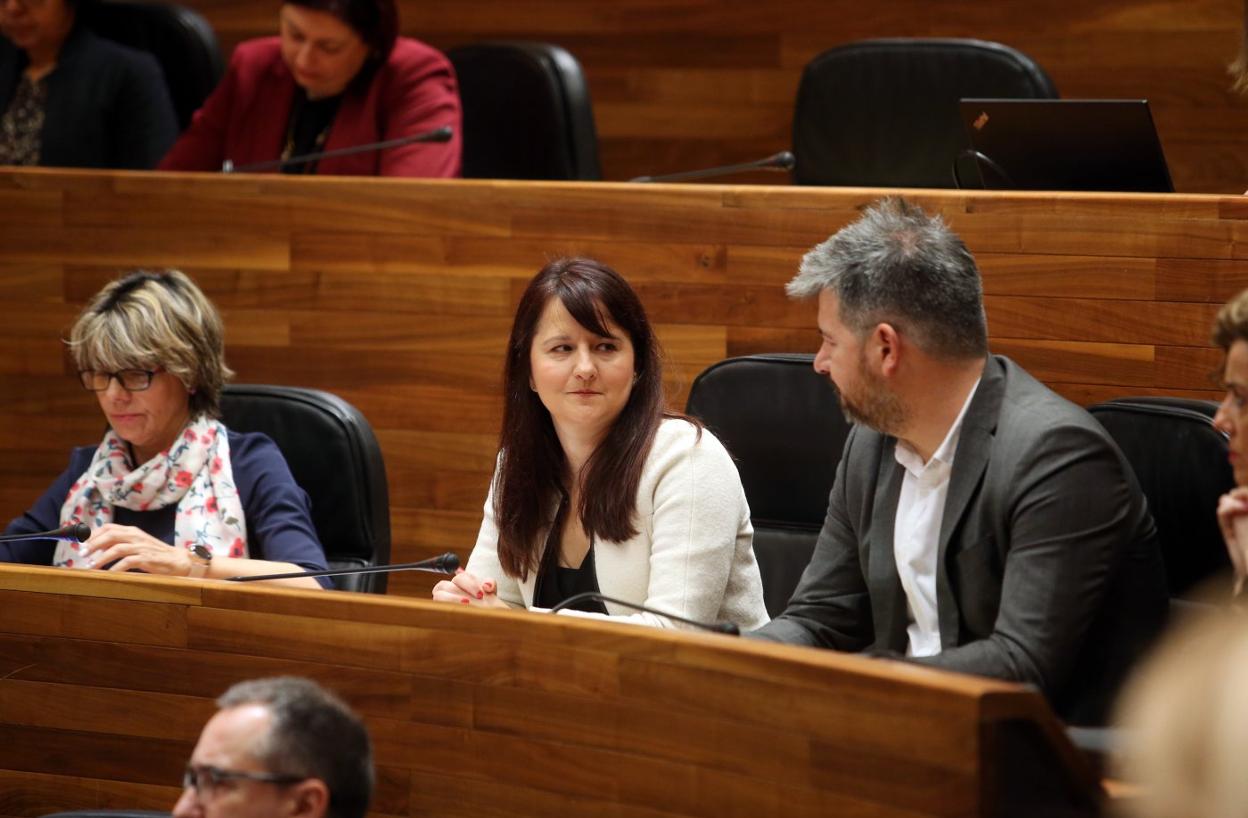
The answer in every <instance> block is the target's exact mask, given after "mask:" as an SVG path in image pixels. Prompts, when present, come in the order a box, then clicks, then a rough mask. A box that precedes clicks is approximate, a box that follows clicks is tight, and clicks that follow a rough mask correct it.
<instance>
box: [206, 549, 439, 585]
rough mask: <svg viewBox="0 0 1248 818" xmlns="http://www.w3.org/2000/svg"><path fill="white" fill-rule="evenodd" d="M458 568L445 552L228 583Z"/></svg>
mask: <svg viewBox="0 0 1248 818" xmlns="http://www.w3.org/2000/svg"><path fill="white" fill-rule="evenodd" d="M457 568H459V557H457V556H455V555H454V554H452V553H451V552H450V551H447V552H446V553H445V554H443V555H441V556H439V557H430V558H429V559H427V560H421V561H420V562H402V563H397V564H395V565H369V566H366V567H364V568H330V569H328V570H325V571H291V572H289V573H285V574H259V575H257V576H254V577H230V578H229V581H230V582H259V581H260V580H262V579H301V578H303V577H350V576H354V575H356V574H390V573H393V572H395V571H428V572H429V573H431V574H453V573H455V569H457Z"/></svg>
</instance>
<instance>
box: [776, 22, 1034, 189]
mask: <svg viewBox="0 0 1248 818" xmlns="http://www.w3.org/2000/svg"><path fill="white" fill-rule="evenodd" d="M962 97H1004V98H1022V99H1054V98H1056V97H1057V88H1056V87H1054V85H1053V81H1052V80H1050V79H1049V77H1048V75H1047V74H1046V73H1045V72H1044V69H1042V68H1041V67H1040V66H1039V65H1037V64H1036V63H1035V62H1034V61H1033V60H1031V58H1029V57H1027V56H1026V55H1025V54H1022V53H1021V52H1019V51H1016V50H1015V49H1013V48H1010V47H1009V46H1005V45H1001V44H999V43H990V42H985V41H982V40H962V39H910V38H890V39H881V40H863V41H861V42H855V43H849V44H847V45H842V46H837V47H836V48H832V49H829V50H828V51H825V52H823V53H822V54H819V55H818V56H817V57H815V58H814V59H813V60H811V61H810V62H809V63H807V65H806V68H805V70H804V71H803V72H802V78H801V83H800V85H799V86H798V90H797V108H796V112H795V114H794V117H793V152H794V153H795V154H796V155H797V165H796V167H795V168H794V170H793V179H794V181H795V182H796V183H797V184H799V185H863V186H870V187H953V186H954V182H953V164H954V162H955V161H956V160H957V157H958V155H959V153H960V152H961V151H963V150H964V149H966V148H967V147H969V141H968V139H967V136H966V134H965V130H964V128H963V125H962V121H961V118H960V116H959V113H958V100H959V99H961V98H962ZM968 176H970V177H973V178H977V176H976V174H975V171H974V163H973V161H972V162H971V164H970V165H969V166H968V171H967V172H966V173H964V174H963V177H964V178H966V177H968Z"/></svg>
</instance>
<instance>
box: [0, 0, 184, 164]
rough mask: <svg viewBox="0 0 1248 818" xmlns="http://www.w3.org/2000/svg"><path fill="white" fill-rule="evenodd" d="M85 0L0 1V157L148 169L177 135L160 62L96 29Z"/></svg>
mask: <svg viewBox="0 0 1248 818" xmlns="http://www.w3.org/2000/svg"><path fill="white" fill-rule="evenodd" d="M87 2H88V0H8V2H4V3H0V33H3V35H4V36H3V38H0V164H2V165H46V166H53V167H81V168H130V169H147V168H151V167H154V166H155V165H156V163H157V162H158V161H159V160H160V158H161V156H163V155H164V153H165V151H167V150H168V149H169V146H170V145H172V144H173V140H174V139H175V138H177V135H178V124H177V118H176V116H175V115H174V112H173V103H172V101H171V100H170V97H169V89H168V88H167V87H166V85H165V78H164V74H163V73H162V71H161V69H160V66H159V65H158V64H157V63H156V60H155V59H154V58H153V57H152V56H151V55H150V54H146V53H143V52H141V51H136V50H134V49H132V48H127V47H126V46H123V45H120V44H118V43H114V42H112V41H111V40H105V39H102V38H100V37H97V36H96V35H95V34H93V33H91V31H89V30H88V29H87V27H86V26H85V25H84V24H82V22H81V19H80V18H81V16H82V13H83V12H84V11H85V9H83V8H80V7H81V6H85V5H86V3H87Z"/></svg>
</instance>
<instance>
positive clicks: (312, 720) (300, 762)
mask: <svg viewBox="0 0 1248 818" xmlns="http://www.w3.org/2000/svg"><path fill="white" fill-rule="evenodd" d="M249 704H259V705H263V706H264V707H266V708H267V709H268V710H269V712H270V713H271V714H272V718H273V723H272V724H271V725H270V727H269V733H268V735H267V736H266V737H265V740H264V742H263V744H262V745H261V746H260V747H257V748H255V749H254V750H253V753H254V754H255V757H256V760H257V761H259V762H260V763H262V764H264V765H265V766H266V767H267V768H268V771H269V772H273V773H280V774H284V775H298V776H306V777H307V778H319V779H320V780H321V781H324V782H325V786H326V787H328V788H329V811H328V814H329V816H330V817H331V818H363V816H364V814H365V813H366V812H368V804H369V801H370V800H371V799H372V794H373V751H372V745H371V743H370V742H369V738H368V730H367V729H366V728H365V727H364V723H363V722H362V721H360V718H359V716H357V715H355V713H353V712H351V709H350V708H349V707H347V705H346V704H344V703H343V702H342V700H341V699H339V698H338V697H337V696H335V695H333V694H332V693H330V692H329V691H327V690H325V689H324V688H322V687H321V686H320V685H318V684H316V682H313V681H311V680H310V679H303V678H299V677H297V676H276V677H273V678H269V679H254V680H252V681H247V682H239V683H238V684H236V685H234V686H233V687H231V688H230V689H229V690H227V691H225V693H224V694H223V695H222V696H221V698H219V699H217V707H220V708H221V709H222V710H225V709H228V708H231V707H242V706H245V705H249Z"/></svg>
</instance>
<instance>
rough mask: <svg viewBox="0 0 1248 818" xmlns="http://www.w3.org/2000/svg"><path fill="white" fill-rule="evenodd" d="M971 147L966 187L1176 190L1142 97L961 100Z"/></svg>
mask: <svg viewBox="0 0 1248 818" xmlns="http://www.w3.org/2000/svg"><path fill="white" fill-rule="evenodd" d="M959 108H960V111H961V116H962V122H963V124H964V125H965V127H966V132H967V136H968V137H969V138H970V144H971V151H966V152H964V154H963V156H962V157H960V158H959V161H958V168H959V177H960V178H961V180H962V184H963V186H964V187H973V186H975V185H976V183H980V184H979V186H981V187H983V188H986V189H989V190H1103V191H1123V192H1130V191H1134V192H1147V193H1169V192H1172V191H1173V190H1174V185H1173V184H1172V183H1171V181H1170V171H1169V169H1168V168H1167V167H1166V158H1165V155H1164V154H1163V153H1162V150H1161V140H1159V139H1158V138H1157V129H1156V128H1155V127H1154V125H1153V117H1152V114H1151V112H1150V111H1149V109H1148V100H1143V99H1109V100H1085V99H963V100H962V101H961V102H960V103H959Z"/></svg>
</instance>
